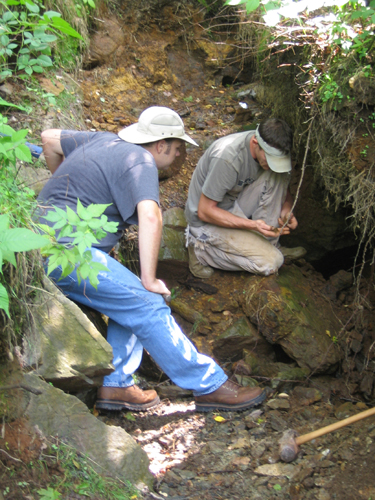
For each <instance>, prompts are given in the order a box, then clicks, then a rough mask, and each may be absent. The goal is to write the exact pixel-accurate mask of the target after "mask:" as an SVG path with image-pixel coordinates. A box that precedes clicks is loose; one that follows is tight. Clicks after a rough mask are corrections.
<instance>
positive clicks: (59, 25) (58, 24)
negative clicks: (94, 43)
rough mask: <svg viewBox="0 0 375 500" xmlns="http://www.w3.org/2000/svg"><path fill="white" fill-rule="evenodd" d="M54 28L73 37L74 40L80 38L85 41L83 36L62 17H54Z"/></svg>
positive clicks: (52, 19)
mask: <svg viewBox="0 0 375 500" xmlns="http://www.w3.org/2000/svg"><path fill="white" fill-rule="evenodd" d="M51 21H52V27H53V28H56V29H58V30H60V31H61V32H62V33H65V34H66V35H69V36H72V37H73V38H80V39H81V40H83V38H82V37H81V35H80V34H79V33H78V32H77V31H76V30H75V29H73V28H72V27H71V26H70V24H69V23H67V22H66V21H64V19H61V17H52V18H51Z"/></svg>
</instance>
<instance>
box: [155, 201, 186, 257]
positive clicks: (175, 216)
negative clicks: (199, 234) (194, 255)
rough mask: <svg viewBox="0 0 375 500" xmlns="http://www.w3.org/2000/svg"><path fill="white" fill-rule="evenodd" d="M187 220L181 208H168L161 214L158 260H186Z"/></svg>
mask: <svg viewBox="0 0 375 500" xmlns="http://www.w3.org/2000/svg"><path fill="white" fill-rule="evenodd" d="M186 226H187V222H186V219H185V215H184V211H183V209H182V208H177V207H176V208H170V209H169V210H166V211H165V212H164V214H163V234H162V241H161V245H160V251H159V261H163V260H170V259H171V260H177V261H182V262H188V260H189V258H188V252H187V248H186V246H185V229H186Z"/></svg>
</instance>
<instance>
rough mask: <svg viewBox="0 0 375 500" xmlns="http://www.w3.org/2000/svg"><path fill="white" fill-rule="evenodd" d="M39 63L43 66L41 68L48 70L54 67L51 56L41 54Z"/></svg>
mask: <svg viewBox="0 0 375 500" xmlns="http://www.w3.org/2000/svg"><path fill="white" fill-rule="evenodd" d="M37 61H38V63H39V64H40V65H41V66H44V67H46V68H48V67H49V66H53V62H52V59H51V58H50V57H49V56H46V55H44V54H41V55H40V56H39V57H38V59H37Z"/></svg>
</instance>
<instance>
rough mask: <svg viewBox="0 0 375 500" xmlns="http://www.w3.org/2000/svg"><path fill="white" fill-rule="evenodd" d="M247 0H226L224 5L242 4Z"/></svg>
mask: <svg viewBox="0 0 375 500" xmlns="http://www.w3.org/2000/svg"><path fill="white" fill-rule="evenodd" d="M246 2H247V0H226V1H225V3H224V5H231V6H232V7H233V6H234V5H240V4H241V3H246Z"/></svg>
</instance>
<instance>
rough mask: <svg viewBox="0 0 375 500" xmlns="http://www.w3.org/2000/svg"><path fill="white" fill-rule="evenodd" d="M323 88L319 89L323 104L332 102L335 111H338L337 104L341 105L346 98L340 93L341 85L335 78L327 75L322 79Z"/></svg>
mask: <svg viewBox="0 0 375 500" xmlns="http://www.w3.org/2000/svg"><path fill="white" fill-rule="evenodd" d="M321 82H322V84H321V86H320V87H319V95H320V98H321V100H322V102H323V103H325V102H332V103H333V104H332V105H333V109H334V110H336V109H337V103H341V101H342V100H343V98H344V96H343V94H342V92H341V91H340V86H339V84H338V83H337V82H336V81H335V80H334V79H333V77H332V76H331V75H330V74H329V73H326V74H324V75H322V77H321Z"/></svg>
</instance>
